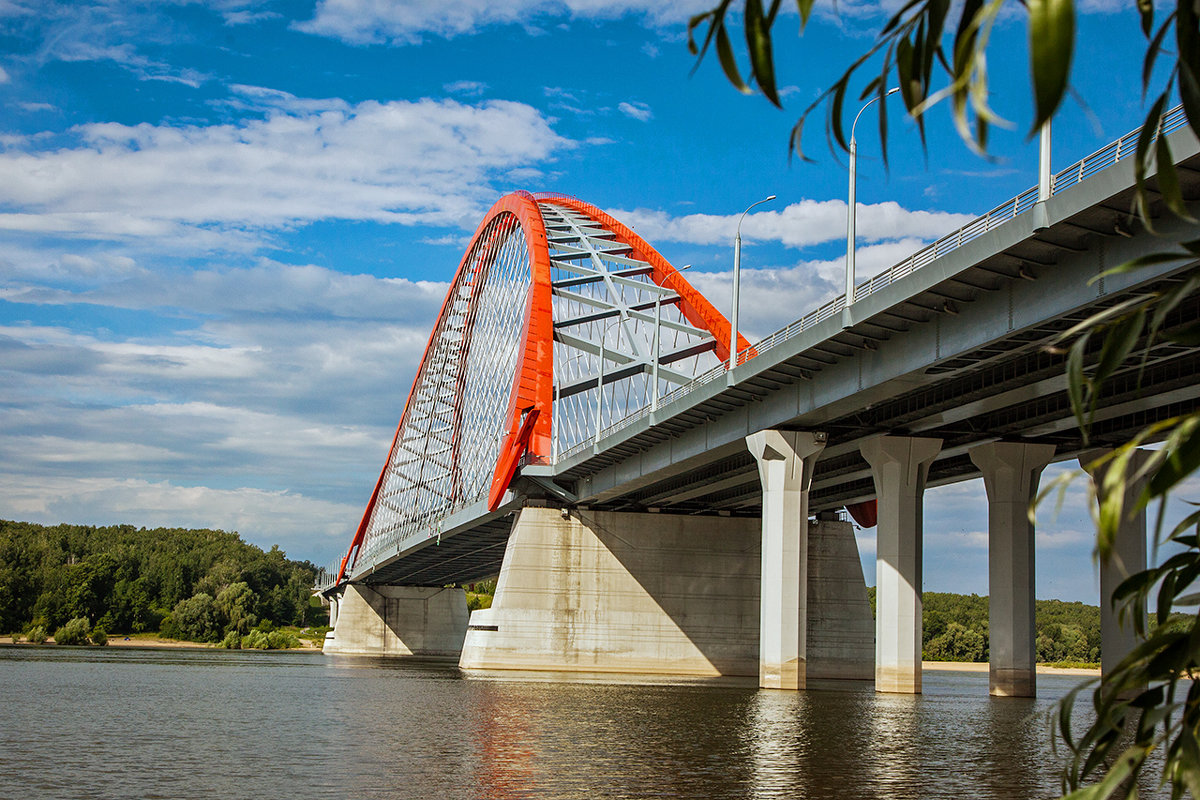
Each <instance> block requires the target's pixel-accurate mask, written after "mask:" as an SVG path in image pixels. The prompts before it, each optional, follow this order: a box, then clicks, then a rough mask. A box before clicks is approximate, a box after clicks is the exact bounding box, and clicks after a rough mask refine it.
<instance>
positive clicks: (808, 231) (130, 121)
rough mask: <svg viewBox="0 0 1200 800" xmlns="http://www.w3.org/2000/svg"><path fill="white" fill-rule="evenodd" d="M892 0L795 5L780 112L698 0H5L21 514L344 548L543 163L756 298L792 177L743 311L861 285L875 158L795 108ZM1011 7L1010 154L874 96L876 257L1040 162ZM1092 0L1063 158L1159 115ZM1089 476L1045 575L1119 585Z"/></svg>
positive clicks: (979, 551)
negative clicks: (502, 232)
mask: <svg viewBox="0 0 1200 800" xmlns="http://www.w3.org/2000/svg"><path fill="white" fill-rule="evenodd" d="M786 5H787V4H785V6H786ZM894 5H895V4H894V3H893V2H892V0H888V2H887V3H885V4H884V5H883V6H882V7H881V6H880V5H878V4H875V3H868V2H862V0H858V1H857V2H853V1H852V2H847V0H840V1H839V2H838V3H837V4H836V6H835V5H834V4H833V3H831V2H823V3H819V4H818V10H817V12H816V14H815V16H814V18H813V20H812V21H811V22H810V24H809V26H808V28H807V29H806V30H805V32H804V34H803V35H802V36H799V35H798V30H799V25H798V19H797V18H796V17H795V16H794V12H792V15H791V16H786V13H787V12H785V16H784V18H782V19H781V20H780V21H779V22H778V23H777V34H776V36H777V44H776V53H777V56H778V59H779V81H780V85H781V86H782V87H783V88H782V92H781V94H782V97H783V100H784V106H785V107H784V109H783V110H779V109H775V108H774V107H772V106H771V105H770V104H769V103H767V102H766V101H765V100H764V99H763V98H762V97H761V96H744V95H742V94H740V93H738V92H737V91H735V90H734V89H733V88H732V87H731V86H730V85H729V84H728V83H727V82H726V81H725V79H724V77H723V76H722V74H721V72H720V69H719V67H718V65H717V63H716V61H715V60H714V59H712V58H709V59H708V60H706V61H705V62H704V63H701V64H700V65H699V66H698V67H697V66H696V63H695V60H694V59H693V58H692V57H691V56H690V55H689V54H688V52H687V48H686V37H685V30H686V19H687V17H688V16H689V14H691V13H694V12H695V11H697V10H701V9H703V8H704V6H705V3H704V2H703V0H686V1H685V2H681V3H674V4H670V3H668V4H664V3H659V2H653V3H652V2H647V0H559V1H543V0H514V1H513V2H507V3H487V2H482V0H445V1H444V2H438V3H433V2H427V3H422V2H415V3H409V2H396V3H386V2H377V1H376V0H319V2H311V1H309V2H283V1H278V0H263V1H261V2H258V1H255V0H207V1H205V0H197V1H196V2H188V1H187V0H173V1H172V0H157V1H155V2H149V1H148V2H138V1H137V0H112V1H111V2H64V3H60V2H52V1H51V0H0V408H2V409H3V411H2V414H0V517H4V518H9V519H19V520H27V521H32V522H39V523H44V524H56V523H59V522H70V523H83V524H115V523H128V524H133V525H136V526H146V527H155V526H187V527H211V528H221V529H225V530H236V531H238V532H240V533H241V535H242V536H243V538H245V539H246V540H247V541H250V542H253V543H255V544H258V545H260V546H262V547H264V548H266V547H269V546H271V545H272V544H279V545H280V546H281V547H283V548H284V549H285V550H286V551H287V552H288V554H289V555H290V556H292V557H295V558H306V559H310V560H312V561H314V562H316V563H320V564H324V563H328V562H330V561H332V560H333V559H335V558H337V557H339V556H340V555H341V554H343V553H344V552H345V549H346V547H347V546H348V544H349V541H350V537H351V535H352V533H353V530H354V528H355V526H356V525H357V522H358V519H359V517H360V516H361V514H362V511H363V508H364V507H365V505H366V503H367V501H368V499H369V497H370V493H371V489H372V488H373V486H374V481H375V479H376V477H377V476H378V474H379V470H380V468H381V467H382V465H383V462H384V460H385V458H386V455H387V449H388V445H389V443H390V440H391V435H392V433H393V431H394V429H395V426H396V423H397V421H398V420H399V417H400V414H401V412H402V410H403V403H404V399H405V397H406V396H407V393H408V390H409V387H410V386H411V383H412V380H413V375H414V371H415V369H416V366H417V362H418V360H419V358H420V356H421V353H422V351H423V349H424V345H425V342H426V340H427V338H428V335H429V330H430V328H431V327H432V325H433V322H434V318H435V316H436V314H437V310H438V308H439V307H440V305H441V302H442V299H443V297H444V295H445V292H446V290H447V286H448V280H449V279H450V278H451V277H452V275H453V271H454V269H455V268H456V267H457V265H458V262H459V260H460V258H461V257H462V251H463V249H464V247H465V245H466V243H467V241H468V239H469V237H470V235H471V233H472V232H473V231H474V229H475V227H476V226H477V225H478V223H479V221H480V220H481V219H482V216H483V214H484V212H485V211H486V210H487V209H488V207H489V206H491V204H492V203H493V202H494V201H495V200H496V199H497V198H498V197H500V196H502V195H503V194H505V193H507V192H509V191H512V190H515V189H527V190H530V191H553V192H562V193H566V194H571V195H575V196H577V197H580V198H582V199H584V200H586V201H588V202H590V203H593V204H595V205H597V206H599V207H601V208H603V209H605V210H607V211H609V213H611V214H613V215H614V216H616V217H617V218H618V219H620V220H622V221H624V222H625V223H627V224H629V225H630V226H632V227H633V228H634V229H635V230H636V231H637V232H638V233H639V234H641V235H642V236H643V237H644V238H646V239H647V240H648V241H650V242H651V243H652V244H653V245H655V246H656V247H657V248H658V249H659V250H660V252H662V253H663V255H664V256H666V257H667V258H668V259H669V260H670V261H671V262H672V263H674V264H676V265H677V266H682V265H685V264H691V265H692V266H693V269H692V270H691V271H690V272H689V273H688V277H689V279H690V280H691V281H692V283H693V284H695V285H696V286H697V287H698V288H699V289H701V290H702V291H703V292H705V294H706V295H707V296H708V297H709V298H710V299H711V300H712V301H713V303H714V304H715V305H716V306H717V307H718V308H720V309H722V310H726V311H727V310H728V308H729V306H730V293H731V290H730V277H731V273H730V269H731V262H732V239H733V233H734V227H735V225H736V221H737V218H738V216H739V215H740V213H741V211H742V210H743V209H744V208H745V207H746V206H748V205H749V204H751V203H753V202H754V201H756V200H759V199H761V198H763V197H765V196H767V195H769V194H776V195H778V199H777V200H776V201H774V202H772V203H768V204H765V205H763V206H759V207H758V208H757V209H756V210H755V211H754V212H752V213H751V214H750V215H749V216H747V217H746V219H745V222H744V224H743V226H742V236H743V240H744V250H743V257H742V265H743V272H742V300H741V318H742V325H743V332H744V333H745V334H746V335H747V336H748V337H749V338H750V339H751V340H754V339H756V338H759V337H762V336H765V335H767V334H769V333H771V332H772V331H773V330H775V329H777V328H778V327H781V326H782V325H784V324H786V323H787V322H789V321H791V320H793V319H795V318H798V317H800V316H802V315H803V314H804V313H806V312H807V311H808V310H811V309H813V308H815V307H817V306H818V305H820V304H821V303H822V302H824V301H825V300H827V299H829V298H831V297H833V296H836V295H837V294H839V293H840V287H841V285H842V281H843V277H842V275H843V272H842V270H843V260H842V259H843V258H844V253H845V233H844V231H845V219H846V201H845V195H846V190H847V171H846V166H845V162H844V158H843V157H842V156H841V155H840V154H838V153H836V152H833V151H832V150H831V149H830V148H829V147H828V146H827V144H826V140H825V137H824V134H823V132H822V130H821V126H820V124H813V125H810V126H808V131H807V134H806V137H805V150H806V152H807V153H808V154H809V155H810V156H811V157H812V158H813V159H814V161H813V162H811V163H809V162H804V161H800V160H798V159H794V158H789V154H788V148H787V141H788V135H789V132H790V130H791V127H792V125H793V124H794V122H795V120H796V117H797V115H798V114H799V113H800V112H801V111H802V110H803V109H804V107H805V106H807V105H808V104H809V103H810V102H811V101H812V100H813V99H814V98H815V97H816V96H817V95H818V94H819V93H820V92H821V90H822V89H824V88H825V87H826V86H828V85H829V84H830V83H831V82H832V81H834V80H835V79H836V78H837V77H838V76H839V75H840V74H841V71H842V70H844V69H845V67H846V66H848V64H849V63H850V61H851V60H852V59H853V57H854V56H855V55H856V54H857V53H858V52H860V51H862V50H864V49H865V48H866V47H868V46H869V44H870V42H871V40H872V36H873V33H874V31H876V30H877V29H878V27H879V26H880V25H881V23H882V22H883V20H884V19H885V11H886V10H887V9H888V8H891V7H893V6H894ZM1013 5H1014V10H1013V11H1012V12H1011V13H1008V14H1006V15H1005V17H1004V19H1003V21H1002V22H1001V23H1000V24H999V25H998V26H997V28H996V30H995V32H994V33H993V42H994V44H993V49H992V51H991V60H990V61H989V69H990V75H991V80H992V92H993V94H992V103H993V105H994V107H995V108H996V110H997V111H998V112H999V113H1000V114H1001V116H1003V117H1005V118H1006V119H1007V120H1009V121H1010V122H1011V123H1012V124H1011V127H1010V128H1008V129H996V130H995V131H994V132H993V137H992V141H991V145H990V150H991V153H990V155H989V157H987V158H983V157H980V156H979V155H977V154H975V153H972V152H971V151H969V149H968V148H967V147H966V146H964V145H963V143H962V142H961V141H960V140H959V139H958V138H957V135H956V134H955V133H954V131H953V128H952V125H951V124H950V120H949V117H948V114H947V112H946V110H945V109H944V108H942V107H939V108H937V109H935V110H934V111H932V112H931V114H930V116H929V123H928V142H927V146H926V147H925V148H922V145H921V142H920V139H919V137H918V136H917V135H916V131H915V128H914V126H912V125H911V124H910V123H908V122H907V121H906V120H905V119H904V118H903V116H902V114H901V109H900V108H899V104H894V105H889V119H890V129H891V138H890V140H889V156H890V158H889V163H888V165H887V166H886V167H885V165H884V164H883V163H882V161H881V159H880V157H879V154H880V148H879V139H878V131H877V127H876V125H875V124H874V121H873V120H872V119H870V118H868V117H866V116H864V123H860V127H859V129H858V131H857V133H858V141H859V180H858V202H859V210H858V223H857V227H858V243H859V244H858V255H857V264H858V268H859V271H860V274H861V275H866V274H871V273H873V272H876V271H879V270H881V269H884V268H886V267H888V266H890V265H891V264H892V263H894V262H896V261H899V260H900V259H902V258H903V257H904V256H906V255H908V254H909V253H911V252H913V251H914V250H916V249H918V248H919V247H921V246H922V245H923V244H925V243H927V242H929V241H931V240H933V239H936V238H937V237H938V236H940V235H942V234H944V233H947V232H949V231H950V230H953V229H954V228H957V227H958V226H960V225H962V224H964V223H965V222H967V221H969V220H970V219H972V218H973V217H975V216H977V215H979V214H982V213H985V212H987V211H988V210H989V209H991V208H993V207H995V206H998V205H1000V204H1001V203H1003V202H1004V201H1006V200H1007V199H1009V198H1011V197H1012V196H1014V195H1016V194H1018V193H1019V192H1021V191H1023V190H1024V189H1026V188H1028V187H1029V186H1032V185H1034V184H1035V183H1036V168H1037V163H1036V161H1037V142H1036V140H1032V139H1030V138H1029V136H1028V135H1027V134H1028V129H1029V119H1030V103H1029V86H1028V67H1027V64H1028V54H1027V51H1026V48H1025V41H1024V37H1025V24H1024V16H1023V14H1024V12H1023V11H1021V10H1020V9H1019V8H1018V7H1017V5H1016V4H1015V3H1014V4H1013ZM1080 8H1081V11H1082V13H1081V16H1080V19H1079V35H1080V38H1079V44H1078V50H1077V56H1076V67H1075V70H1074V73H1073V96H1072V98H1071V99H1070V100H1069V101H1068V103H1067V105H1066V106H1065V107H1064V109H1063V112H1062V114H1061V116H1060V118H1059V119H1058V120H1057V121H1056V123H1055V128H1054V139H1053V141H1054V162H1053V163H1054V167H1055V169H1061V168H1063V167H1065V166H1067V165H1069V164H1071V163H1072V162H1074V161H1076V160H1078V159H1079V158H1082V157H1084V156H1086V155H1087V154H1088V153H1090V152H1092V151H1094V150H1096V149H1098V148H1100V147H1101V146H1103V145H1104V144H1106V143H1107V142H1109V141H1111V140H1113V139H1115V138H1117V137H1118V136H1120V135H1122V134H1124V133H1126V132H1127V131H1129V130H1131V129H1133V128H1135V127H1136V126H1137V125H1138V124H1139V123H1140V120H1141V117H1142V115H1143V114H1144V104H1143V102H1142V97H1141V89H1140V74H1139V70H1140V55H1141V49H1142V48H1143V47H1144V40H1142V38H1141V35H1140V33H1139V30H1138V23H1137V18H1136V14H1135V13H1134V11H1133V7H1132V4H1130V3H1127V2H1118V1H1117V0H1084V2H1082V3H1080ZM817 122H818V123H819V118H818V120H817ZM1057 472H1058V468H1054V467H1052V468H1051V469H1050V470H1048V471H1047V475H1048V476H1051V477H1052V476H1053V475H1054V474H1057ZM925 507H926V527H925V531H926V532H925V536H926V555H925V589H926V590H927V591H957V592H978V593H980V594H983V593H986V591H987V590H986V587H987V550H986V529H987V519H986V501H985V500H984V493H983V487H982V484H981V483H980V482H978V481H971V482H966V483H962V484H957V485H954V486H949V487H942V488H938V489H934V490H931V491H930V492H929V493H928V494H927V495H926V503H925ZM1086 508H1087V498H1086V495H1085V492H1084V490H1083V488H1082V484H1081V483H1077V484H1076V485H1075V487H1074V488H1073V489H1072V490H1071V491H1070V492H1069V493H1068V495H1067V498H1066V500H1065V502H1064V504H1063V509H1062V511H1061V512H1059V513H1058V514H1057V515H1056V516H1055V515H1053V514H1052V513H1050V512H1051V509H1049V508H1047V509H1045V513H1042V514H1041V515H1040V517H1039V527H1038V538H1037V546H1038V552H1037V559H1038V566H1037V594H1038V596H1039V597H1055V598H1060V599H1066V600H1083V601H1087V602H1093V603H1094V602H1096V600H1097V597H1098V582H1097V580H1096V578H1095V577H1094V572H1095V570H1094V566H1093V564H1092V561H1091V538H1092V537H1091V532H1090V530H1091V524H1090V521H1089V517H1088V514H1087V511H1086ZM859 539H860V548H861V550H862V553H863V557H864V562H865V563H867V564H868V569H867V580H868V583H873V581H874V570H873V567H871V566H870V564H871V563H872V562H871V559H872V558H873V549H874V538H873V531H860V532H859Z"/></svg>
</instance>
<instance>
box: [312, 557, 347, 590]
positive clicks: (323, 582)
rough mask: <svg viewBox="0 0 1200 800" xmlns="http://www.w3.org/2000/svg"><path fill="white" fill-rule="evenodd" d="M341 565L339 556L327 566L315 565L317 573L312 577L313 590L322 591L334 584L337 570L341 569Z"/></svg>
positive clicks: (335, 583)
mask: <svg viewBox="0 0 1200 800" xmlns="http://www.w3.org/2000/svg"><path fill="white" fill-rule="evenodd" d="M341 567H342V560H341V559H340V558H339V559H337V560H335V561H334V562H333V563H332V564H329V565H328V566H324V567H317V574H316V576H315V577H314V578H313V586H312V588H313V591H314V592H324V591H328V590H329V589H332V588H333V587H334V586H336V585H337V576H338V570H339V569H341Z"/></svg>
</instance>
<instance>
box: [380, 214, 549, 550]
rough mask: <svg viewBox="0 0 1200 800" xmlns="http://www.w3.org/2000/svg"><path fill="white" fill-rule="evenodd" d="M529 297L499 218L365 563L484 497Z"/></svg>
mask: <svg viewBox="0 0 1200 800" xmlns="http://www.w3.org/2000/svg"><path fill="white" fill-rule="evenodd" d="M528 291H529V250H528V247H527V246H526V243H525V237H524V235H523V233H522V231H521V229H520V227H519V226H518V225H517V221H516V219H515V218H514V217H512V216H511V215H505V216H498V217H496V218H495V219H494V220H493V221H492V223H491V225H490V226H489V228H488V229H487V230H486V231H485V233H484V235H483V237H482V238H481V239H480V241H479V243H478V244H477V246H476V249H475V252H474V253H473V254H472V257H471V258H470V259H469V260H468V263H467V268H466V269H463V270H462V271H461V272H460V274H459V276H458V280H457V282H456V283H455V285H454V286H453V287H452V288H451V291H450V295H449V298H448V301H447V307H446V309H445V310H444V312H443V317H442V319H441V320H439V323H438V327H437V329H436V330H435V333H434V336H433V338H432V339H431V341H430V346H429V351H428V352H427V355H426V358H425V361H424V363H423V364H422V371H421V373H420V374H419V375H418V377H417V380H416V383H415V384H414V387H413V393H412V395H411V396H410V398H409V401H408V408H407V409H406V410H405V418H404V420H403V422H402V423H401V426H400V431H399V433H398V436H397V439H396V446H395V448H394V449H393V452H392V456H391V459H390V461H389V463H388V466H387V469H386V472H385V477H384V480H383V484H382V487H381V491H380V493H379V498H378V501H377V502H376V504H375V508H374V513H373V514H372V515H371V517H370V521H369V523H368V527H367V530H366V534H365V537H364V540H363V546H362V551H361V553H362V555H364V556H368V557H370V556H372V555H374V554H375V553H376V552H377V551H379V550H380V549H386V548H387V547H389V546H394V544H395V543H396V542H397V541H399V540H402V539H404V538H406V537H407V536H409V535H411V534H413V533H415V532H417V531H419V530H421V529H422V528H423V527H425V526H426V525H428V524H429V523H430V522H431V521H433V520H436V519H438V518H440V517H441V516H444V515H445V514H446V513H447V512H449V511H450V509H451V508H453V507H454V506H455V505H458V504H460V503H462V502H463V501H470V500H474V499H477V498H478V497H479V495H480V493H481V492H486V490H487V485H488V482H489V480H490V479H491V477H492V471H493V469H494V468H495V465H496V458H497V455H498V454H499V451H500V436H501V434H502V433H503V424H504V419H503V417H504V413H505V411H506V410H507V408H508V396H509V394H510V392H511V390H512V375H513V371H514V368H515V365H516V360H517V350H518V345H519V342H520V336H521V329H522V327H523V326H522V322H523V320H522V317H523V316H524V310H525V299H526V295H527V293H528Z"/></svg>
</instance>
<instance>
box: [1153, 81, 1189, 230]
mask: <svg viewBox="0 0 1200 800" xmlns="http://www.w3.org/2000/svg"><path fill="white" fill-rule="evenodd" d="M1182 85H1183V83H1182V81H1181V82H1180V86H1182ZM1154 162H1155V164H1156V165H1157V167H1158V190H1159V191H1160V192H1161V193H1162V196H1163V202H1164V203H1166V204H1167V208H1169V209H1171V213H1172V214H1174V215H1175V216H1177V217H1179V218H1180V219H1185V220H1187V221H1189V222H1195V220H1194V219H1193V217H1192V215H1191V214H1190V213H1189V212H1188V210H1187V206H1185V205H1184V203H1183V192H1182V191H1180V189H1179V176H1178V175H1177V174H1175V159H1174V158H1173V157H1172V156H1171V145H1170V144H1168V143H1167V137H1165V136H1160V137H1158V144H1157V146H1156V147H1155V156H1154Z"/></svg>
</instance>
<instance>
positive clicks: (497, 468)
mask: <svg viewBox="0 0 1200 800" xmlns="http://www.w3.org/2000/svg"><path fill="white" fill-rule="evenodd" d="M722 326H723V329H722ZM728 338H729V326H728V323H727V322H725V320H724V318H723V317H722V316H721V315H720V314H719V313H718V312H717V311H716V310H715V309H713V308H712V306H711V305H710V304H708V302H707V301H705V300H704V298H703V297H701V296H700V295H699V294H698V293H697V292H696V291H695V290H694V289H692V288H691V287H690V286H689V285H688V284H687V283H686V281H684V280H683V279H682V277H681V276H680V275H679V273H678V272H677V271H676V270H675V269H674V268H673V267H671V265H670V264H668V263H667V262H666V261H665V259H663V258H662V256H660V255H659V254H658V253H657V252H655V251H654V249H653V248H651V247H650V246H649V245H648V244H646V243H645V242H644V241H642V240H641V239H640V238H639V237H638V236H637V235H636V234H634V233H633V232H632V231H630V230H629V229H628V228H625V227H624V226H623V225H621V224H620V223H619V222H618V221H617V220H614V219H613V218H611V217H609V216H608V215H606V214H604V212H602V211H600V210H599V209H596V208H594V207H592V206H588V205H586V204H584V203H581V202H579V201H578V200H574V199H573V198H563V197H554V196H549V195H546V196H543V197H542V198H541V200H540V201H538V200H536V199H535V198H534V197H533V196H532V195H528V194H525V193H516V194H513V195H508V196H506V197H505V198H502V199H501V200H500V201H498V202H497V204H496V205H495V206H494V207H493V209H492V211H491V212H489V214H488V216H487V217H486V218H485V219H484V222H483V223H482V224H481V225H480V228H479V230H478V231H477V232H476V234H475V237H474V238H473V240H472V244H471V246H470V247H469V248H468V251H467V255H466V256H465V257H464V259H463V262H462V263H461V265H460V267H459V271H458V273H457V275H456V276H455V279H454V281H453V284H452V286H451V288H450V291H449V293H448V295H447V297H446V301H445V304H444V305H443V307H442V313H441V315H440V316H439V318H438V321H437V324H436V326H435V328H434V331H433V335H432V336H431V337H430V341H429V346H428V348H427V349H426V351H425V354H424V357H423V358H422V361H421V366H420V368H419V369H418V373H417V378H416V380H415V382H414V384H413V389H412V392H411V394H410V395H409V398H408V403H407V405H406V406H405V409H404V414H403V416H402V417H401V420H400V425H399V427H398V428H397V431H396V437H395V440H394V442H393V445H392V450H391V453H390V454H389V456H388V461H387V464H386V466H385V467H384V470H383V472H382V474H381V475H380V478H379V481H378V483H377V484H376V487H375V492H374V494H373V495H372V498H371V502H370V503H369V505H368V507H367V511H366V513H365V514H364V515H363V520H362V522H361V523H360V525H359V529H358V531H357V533H356V534H355V539H354V542H353V543H352V544H351V548H350V552H349V553H347V555H346V558H345V559H344V560H343V567H342V569H341V570H340V573H341V574H340V575H339V580H340V578H341V575H344V573H345V569H346V566H347V565H349V564H351V563H352V564H353V565H358V568H356V570H355V571H356V572H358V571H361V565H362V564H368V563H370V564H373V563H375V562H376V561H378V560H380V559H381V558H386V557H388V556H390V555H391V554H394V553H396V552H399V551H401V550H403V549H405V548H406V547H408V546H410V545H412V544H415V543H417V542H419V541H421V540H423V539H426V538H428V537H430V536H434V535H437V534H438V533H440V530H441V525H442V522H443V520H445V518H446V517H447V516H448V515H449V514H451V513H453V512H455V511H457V510H459V509H462V508H465V507H466V506H468V505H471V504H475V503H479V502H481V501H485V500H486V501H487V503H488V507H490V508H494V507H495V504H496V503H497V502H498V498H499V497H500V496H501V495H502V494H503V492H504V490H505V489H506V488H507V486H508V483H509V481H510V480H511V479H512V477H513V475H514V473H515V470H516V469H517V465H518V461H519V459H520V458H521V457H523V459H524V461H525V463H528V462H530V461H535V462H540V463H550V462H553V461H554V460H556V458H557V457H559V456H560V455H561V454H563V453H565V452H567V451H568V450H571V449H572V448H576V449H578V448H580V447H582V446H586V445H587V444H588V443H589V442H591V441H593V440H595V439H597V438H598V437H597V432H598V431H602V430H603V429H604V428H605V427H607V426H609V425H611V424H612V423H613V422H615V421H618V420H620V419H622V418H624V417H626V416H628V415H630V414H632V413H635V412H638V411H640V410H642V409H645V408H647V407H653V406H654V405H655V404H656V403H657V399H658V398H659V397H661V396H662V395H664V394H666V393H667V392H669V391H670V390H671V389H672V388H674V387H675V386H679V385H681V384H686V383H687V382H688V381H690V380H691V379H692V378H694V377H695V376H696V375H697V374H699V373H701V372H704V371H705V370H708V369H710V368H711V367H713V366H715V365H716V364H717V363H718V362H719V360H720V359H723V358H725V357H726V356H727V353H728V349H727V347H723V346H722V341H724V342H725V343H726V344H727V343H728ZM356 549H357V555H355V551H356ZM352 555H353V556H354V561H353V562H350V559H351V556H352Z"/></svg>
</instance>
